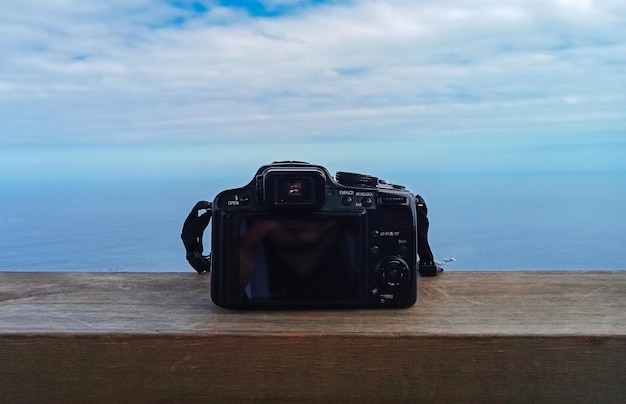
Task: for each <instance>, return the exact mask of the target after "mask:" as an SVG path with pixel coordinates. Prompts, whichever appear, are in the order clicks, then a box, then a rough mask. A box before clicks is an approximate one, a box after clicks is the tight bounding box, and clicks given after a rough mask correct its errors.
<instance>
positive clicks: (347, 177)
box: [335, 171, 378, 187]
mask: <svg viewBox="0 0 626 404" xmlns="http://www.w3.org/2000/svg"><path fill="white" fill-rule="evenodd" d="M335 178H336V179H337V182H338V183H340V184H341V185H346V186H349V187H350V186H366V187H376V186H377V185H378V178H377V177H374V176H371V175H367V174H357V173H347V172H344V171H338V172H337V175H336V176H335Z"/></svg>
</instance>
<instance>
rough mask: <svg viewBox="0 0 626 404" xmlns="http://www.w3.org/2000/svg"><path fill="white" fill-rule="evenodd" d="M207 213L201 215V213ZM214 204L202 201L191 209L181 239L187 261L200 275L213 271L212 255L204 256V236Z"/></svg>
mask: <svg viewBox="0 0 626 404" xmlns="http://www.w3.org/2000/svg"><path fill="white" fill-rule="evenodd" d="M202 210H204V211H205V212H204V213H202V214H200V215H199V213H200V211H202ZM211 214H212V204H211V202H207V201H200V202H198V203H196V205H195V206H194V207H193V209H191V212H190V213H189V215H188V216H187V219H185V223H184V224H183V230H182V233H181V235H180V238H181V239H182V240H183V244H184V245H185V251H186V253H187V261H188V262H189V264H190V265H191V266H192V267H193V269H195V270H196V271H197V272H198V273H199V274H201V273H203V272H209V271H210V270H211V254H209V255H202V253H203V252H204V246H203V245H202V236H203V235H204V230H205V229H206V227H207V226H208V225H209V222H210V221H211Z"/></svg>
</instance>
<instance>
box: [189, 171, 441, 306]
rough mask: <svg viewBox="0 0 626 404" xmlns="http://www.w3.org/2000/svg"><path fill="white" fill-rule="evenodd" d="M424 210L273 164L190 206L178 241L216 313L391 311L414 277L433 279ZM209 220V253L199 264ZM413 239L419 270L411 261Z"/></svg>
mask: <svg viewBox="0 0 626 404" xmlns="http://www.w3.org/2000/svg"><path fill="white" fill-rule="evenodd" d="M201 209H205V210H207V212H206V213H205V214H204V215H201V216H199V217H198V214H197V213H198V211H199V210H201ZM425 209H426V206H425V204H424V203H423V200H422V199H421V197H419V196H415V195H413V194H412V193H410V192H409V191H407V190H406V189H405V188H404V187H403V186H400V185H394V184H390V183H387V182H385V181H379V180H378V179H377V178H376V177H372V176H369V175H364V174H355V173H347V172H338V173H337V175H336V178H333V177H332V176H331V175H330V174H329V172H328V170H327V169H326V168H324V167H322V166H319V165H313V164H308V163H303V162H291V161H289V162H275V163H272V164H269V165H265V166H262V167H261V168H259V169H258V171H257V173H256V174H255V176H254V178H253V179H252V181H250V183H248V184H247V185H245V186H243V187H241V188H234V189H229V190H225V191H222V192H220V193H219V194H218V195H217V196H216V198H215V199H214V201H213V203H212V204H210V203H208V202H204V203H202V202H199V203H198V205H196V207H195V208H194V210H192V212H191V213H190V215H189V217H188V218H187V221H186V222H185V225H184V227H183V234H182V238H183V242H184V244H185V247H186V249H187V259H188V260H189V262H190V263H191V265H192V266H193V267H194V268H195V269H196V270H197V271H198V272H204V271H205V270H210V271H211V297H212V299H213V301H214V302H215V304H217V305H218V306H221V307H226V308H246V309H265V308H321V307H357V308H375V307H381V308H400V307H408V306H412V305H413V304H414V303H415V301H416V297H417V278H418V268H419V269H423V275H435V274H436V266H435V265H434V263H433V260H432V253H431V252H430V247H429V246H428V241H427V239H426V237H425V235H426V231H427V227H428V222H427V219H426V210H425ZM418 214H421V216H423V219H422V220H421V221H420V220H419V219H418ZM207 215H208V217H207ZM211 215H212V217H213V226H212V232H211V251H212V254H211V255H210V256H203V255H202V231H203V230H204V228H203V227H206V226H207V225H208V221H209V219H210V217H211ZM424 220H425V221H424ZM418 222H421V223H420V224H422V225H425V226H426V229H422V232H421V234H422V235H423V236H422V237H419V236H418ZM418 238H420V239H421V240H419V241H422V242H425V245H423V246H422V248H421V250H422V254H420V255H429V256H428V257H422V259H423V261H424V258H427V262H423V263H422V262H420V263H418V262H417V253H418ZM420 265H422V266H423V268H421V267H420ZM433 267H434V268H435V269H434V273H430V272H429V271H430V270H431V269H432V268H433Z"/></svg>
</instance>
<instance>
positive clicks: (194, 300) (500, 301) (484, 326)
mask: <svg viewBox="0 0 626 404" xmlns="http://www.w3.org/2000/svg"><path fill="white" fill-rule="evenodd" d="M58 333H63V334H98V333H112V334H127V333H130V334H154V333H176V334H177V335H189V334H193V335H207V334H210V335H211V334H212V335H224V334H233V335H241V334H245V335H256V334H259V335H268V334H276V335H298V334H303V335H319V334H334V335H353V334H359V335H368V336H387V335H442V334H445V335H545V336H563V335H573V336H602V335H611V336H616V335H622V336H624V335H626V271H614V272H592V271H590V272H577V271H571V272H444V273H443V274H441V275H440V276H437V277H434V278H423V279H420V285H419V294H418V302H417V304H416V305H415V306H413V307H411V308H409V309H395V310H394V309H389V310H322V311H319V310H317V311H311V310H305V311H264V312H246V311H232V310H225V309H221V308H219V307H217V306H215V305H214V304H213V303H212V301H211V299H210V290H209V276H208V275H196V274H194V273H41V272H38V273H29V272H23V273H15V272H4V273H0V334H5V335H6V334H21V335H28V334H58Z"/></svg>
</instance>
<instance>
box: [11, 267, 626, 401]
mask: <svg viewBox="0 0 626 404" xmlns="http://www.w3.org/2000/svg"><path fill="white" fill-rule="evenodd" d="M625 369H626V272H497V273H491V272H471V273H468V272H450V273H444V274H443V275H442V276H439V277H436V278H428V279H422V280H421V283H420V292H419V296H418V303H417V305H416V306H414V307H412V308H409V309H403V310H351V311H342V310H333V311H297V312H289V311H287V312H284V311H274V312H233V311H229V310H224V309H220V308H218V307H216V306H215V305H213V304H212V302H211V301H210V296H209V283H208V276H197V275H195V274H191V273H189V274H180V273H177V274H162V273H160V274H153V273H150V274H148V273H133V274H127V273H124V274H120V273H0V380H2V383H1V384H0V398H1V399H2V400H0V401H29V402H30V401H37V402H38V401H46V402H49V401H67V400H71V401H78V400H81V401H83V400H89V401H92V402H101V401H111V400H114V401H120V402H130V401H132V402H137V401H143V402H153V401H176V402H179V401H214V402H218V401H219V402H224V400H227V401H232V400H234V399H236V398H247V399H248V400H247V401H302V402H309V401H314V402H319V401H322V400H327V399H329V398H333V399H335V400H337V401H383V402H389V401H406V400H409V399H410V400H412V401H414V400H428V401H435V402H442V401H445V402H450V401H462V402H467V401H526V402H527V401H535V400H540V401H572V402H621V401H623V398H624V397H626V374H625V372H626V371H625Z"/></svg>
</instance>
